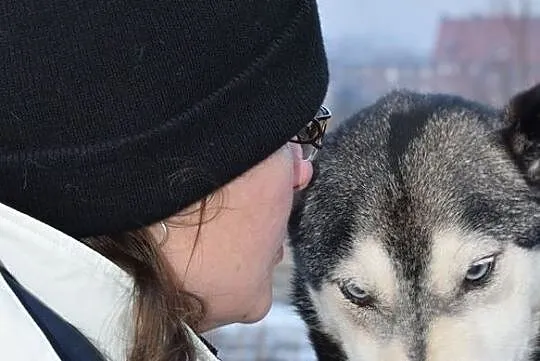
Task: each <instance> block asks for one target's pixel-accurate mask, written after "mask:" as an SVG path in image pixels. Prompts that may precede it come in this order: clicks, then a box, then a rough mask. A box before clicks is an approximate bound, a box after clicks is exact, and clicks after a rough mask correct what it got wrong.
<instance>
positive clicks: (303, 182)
mask: <svg viewBox="0 0 540 361" xmlns="http://www.w3.org/2000/svg"><path fill="white" fill-rule="evenodd" d="M293 153H294V184H293V186H294V189H295V190H302V189H304V188H306V187H307V185H308V184H309V182H310V181H311V177H312V176H313V164H311V161H309V160H304V159H303V157H302V147H301V146H300V145H299V144H294V146H293Z"/></svg>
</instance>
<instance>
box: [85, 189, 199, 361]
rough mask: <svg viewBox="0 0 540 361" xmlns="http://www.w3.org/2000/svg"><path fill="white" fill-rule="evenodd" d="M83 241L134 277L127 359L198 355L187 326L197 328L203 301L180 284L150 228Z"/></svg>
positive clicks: (158, 360)
mask: <svg viewBox="0 0 540 361" xmlns="http://www.w3.org/2000/svg"><path fill="white" fill-rule="evenodd" d="M208 200H209V199H205V200H203V201H201V206H200V208H199V209H198V210H197V212H198V219H199V222H198V224H197V227H198V229H197V239H198V238H199V234H200V231H201V226H202V224H203V223H204V216H205V211H206V205H207V202H208ZM192 213H193V211H191V212H190V213H189V214H192ZM197 239H196V241H197ZM81 241H82V242H83V243H85V244H86V245H88V246H89V247H91V248H92V249H94V250H96V251H97V252H99V253H100V254H102V255H103V256H105V257H107V258H108V259H109V260H111V261H112V262H114V263H115V264H117V265H118V266H119V267H120V268H122V269H123V270H124V271H125V272H127V273H128V274H129V275H130V276H131V277H133V280H134V283H135V289H134V293H135V294H134V296H135V301H136V302H135V308H134V323H135V330H134V342H133V347H132V349H131V350H129V353H128V358H127V360H128V361H172V360H175V361H177V360H195V359H196V355H195V350H194V346H193V344H192V341H191V338H190V336H189V334H188V331H187V329H186V327H185V325H186V324H187V325H189V326H190V327H192V328H195V329H196V328H198V325H199V323H200V322H201V321H202V318H203V316H204V312H205V310H204V305H203V303H202V301H201V300H199V299H198V298H197V297H196V296H194V295H193V294H190V293H188V292H186V291H185V290H183V289H182V285H181V283H180V280H179V279H178V276H177V275H176V274H175V272H174V270H173V268H172V267H171V265H170V264H169V263H168V262H167V261H166V259H165V257H164V254H163V252H162V251H161V249H160V247H159V245H158V243H159V242H157V241H156V239H155V238H154V237H153V235H152V234H151V233H150V231H149V230H148V228H141V229H138V230H135V231H129V232H125V233H121V234H113V235H106V236H97V237H90V238H85V239H82V240H81ZM194 247H195V246H194ZM192 254H193V252H192Z"/></svg>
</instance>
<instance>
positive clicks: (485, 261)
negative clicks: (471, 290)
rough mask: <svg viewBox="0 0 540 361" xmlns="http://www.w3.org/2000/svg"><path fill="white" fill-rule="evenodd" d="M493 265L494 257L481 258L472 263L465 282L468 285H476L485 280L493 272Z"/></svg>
mask: <svg viewBox="0 0 540 361" xmlns="http://www.w3.org/2000/svg"><path fill="white" fill-rule="evenodd" d="M494 263H495V256H489V257H485V258H482V259H481V260H479V261H476V262H474V263H473V264H472V265H471V266H470V267H469V269H468V270H467V274H466V275H465V281H467V282H470V283H478V282H482V281H484V280H486V278H488V277H489V275H490V274H491V271H493V265H494Z"/></svg>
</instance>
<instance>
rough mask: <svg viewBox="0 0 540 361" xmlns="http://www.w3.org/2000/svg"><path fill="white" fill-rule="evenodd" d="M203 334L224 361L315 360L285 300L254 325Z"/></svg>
mask: <svg viewBox="0 0 540 361" xmlns="http://www.w3.org/2000/svg"><path fill="white" fill-rule="evenodd" d="M204 336H205V338H207V339H208V340H209V341H210V342H211V343H212V344H213V345H214V346H216V347H217V349H218V350H219V353H218V356H219V357H220V358H221V359H222V360H223V361H290V360H295V361H315V355H314V353H313V350H312V349H311V345H310V344H309V341H308V338H307V333H306V328H305V326H304V324H303V322H302V320H301V319H300V317H299V316H298V315H296V313H295V312H294V311H293V309H292V306H290V305H289V304H286V303H281V302H276V303H274V304H273V306H272V309H271V310H270V312H269V313H268V315H267V316H266V318H264V319H263V320H262V321H259V322H257V323H255V324H251V325H243V324H233V325H229V326H225V327H222V328H220V329H219V330H216V331H211V332H209V333H207V334H205V335H204Z"/></svg>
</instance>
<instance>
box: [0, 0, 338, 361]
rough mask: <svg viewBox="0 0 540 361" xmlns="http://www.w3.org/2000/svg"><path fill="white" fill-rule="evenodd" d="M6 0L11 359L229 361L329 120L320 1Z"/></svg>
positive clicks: (1, 335) (1, 90) (0, 149)
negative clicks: (223, 340) (225, 333)
mask: <svg viewBox="0 0 540 361" xmlns="http://www.w3.org/2000/svg"><path fill="white" fill-rule="evenodd" d="M6 1H7V2H5V6H3V9H4V11H3V12H2V15H1V21H0V46H1V47H2V51H1V52H0V59H1V64H2V72H0V95H1V96H0V169H2V172H1V173H0V203H1V205H0V266H1V267H0V269H1V271H2V276H3V277H1V278H0V325H1V326H0V359H2V360H4V359H5V360H10V361H13V360H34V359H39V360H97V359H108V360H114V361H117V360H129V361H136V360H141V361H143V360H144V361H148V360H152V361H166V360H167V361H168V360H186V359H189V360H195V359H196V360H214V359H215V356H214V352H211V351H212V347H211V346H210V345H205V341H204V339H202V338H199V337H198V336H197V334H200V333H202V332H205V331H207V330H210V329H213V328H216V327H219V326H221V325H225V324H230V323H234V322H245V323H249V322H255V321H257V320H260V319H261V318H263V317H264V316H265V315H266V313H267V312H268V310H269V307H270V304H271V275H272V270H273V268H274V266H275V265H276V264H277V263H278V262H279V260H280V259H281V256H282V252H283V251H282V247H283V240H284V239H285V236H286V223H287V218H288V215H289V212H290V208H291V203H292V197H293V192H294V190H295V189H301V188H303V187H305V186H306V185H307V184H308V183H309V181H310V178H311V175H312V167H311V163H310V159H311V158H310V156H309V154H307V153H305V151H306V150H307V148H304V153H303V151H302V149H301V148H300V145H299V144H298V143H304V144H307V145H309V144H314V145H318V144H320V141H321V137H322V134H323V133H324V123H325V121H326V119H327V118H328V117H329V113H328V112H327V111H326V110H325V109H324V108H321V110H320V113H319V114H318V116H317V117H316V119H315V120H313V116H314V115H315V113H316V112H317V111H318V110H319V105H320V104H321V102H322V101H323V98H324V95H325V92H326V87H327V83H328V71H327V64H326V59H325V53H324V47H323V43H322V40H321V33H320V24H319V18H318V13H317V7H316V3H315V1H313V0H302V1H298V0H279V1H277V0H276V1H272V2H263V1H242V2H227V3H226V4H225V3H224V2H222V1H205V2H188V1H184V2H174V1H165V0H164V1H159V2H158V1H154V0H146V1H142V0H141V1H137V2H134V1H127V0H116V1H93V2H88V3H86V2H85V3H83V2H73V1H67V0H52V1H49V2H47V3H46V4H45V3H43V2H40V1H36V0H6Z"/></svg>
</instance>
